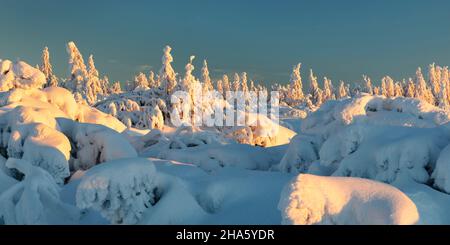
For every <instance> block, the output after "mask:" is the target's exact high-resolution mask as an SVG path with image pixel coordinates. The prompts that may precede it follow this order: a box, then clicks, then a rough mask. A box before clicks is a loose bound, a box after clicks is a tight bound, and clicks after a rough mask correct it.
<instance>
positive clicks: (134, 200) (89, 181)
mask: <svg viewBox="0 0 450 245" xmlns="http://www.w3.org/2000/svg"><path fill="white" fill-rule="evenodd" d="M156 174H157V173H156V169H155V166H154V165H153V163H152V162H151V161H150V160H147V159H140V158H133V159H123V160H115V161H110V162H106V163H103V164H101V165H98V166H95V167H93V168H92V169H90V170H89V171H88V172H87V173H86V175H84V176H83V177H82V179H81V183H80V184H79V186H78V188H77V192H76V203H77V206H78V207H79V208H81V209H87V208H93V209H94V210H97V211H99V212H100V213H101V214H102V216H103V217H105V218H107V219H108V220H109V221H110V222H111V223H113V224H136V223H137V222H138V221H139V220H140V219H141V217H142V215H143V214H144V212H145V211H146V210H147V209H150V208H152V206H153V205H155V203H156V202H157V201H158V198H159V197H158V190H157V185H156ZM181 205H182V204H181Z"/></svg>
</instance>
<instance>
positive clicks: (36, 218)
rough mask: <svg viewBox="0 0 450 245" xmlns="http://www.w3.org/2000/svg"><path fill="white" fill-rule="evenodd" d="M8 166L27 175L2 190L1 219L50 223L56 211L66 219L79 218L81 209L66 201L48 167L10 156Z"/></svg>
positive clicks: (0, 198) (23, 222) (30, 222)
mask: <svg viewBox="0 0 450 245" xmlns="http://www.w3.org/2000/svg"><path fill="white" fill-rule="evenodd" d="M6 166H7V167H8V168H12V169H16V170H18V171H19V172H21V173H22V174H24V179H23V180H22V181H21V182H17V183H16V184H14V185H13V186H11V187H10V188H8V189H7V190H6V191H4V192H3V193H0V219H3V221H4V222H5V224H22V225H36V224H50V223H54V222H58V221H56V220H53V218H52V217H53V216H54V215H55V214H59V215H61V216H62V217H63V218H64V219H66V220H65V221H64V223H69V222H70V220H72V221H74V220H76V219H78V215H79V213H78V210H77V209H76V208H75V207H73V206H70V205H68V204H65V203H63V202H62V201H61V200H60V196H59V191H60V189H59V186H58V185H57V184H56V182H55V180H54V178H53V177H52V176H51V175H50V174H49V173H48V172H47V171H45V170H43V169H42V168H39V167H35V166H33V165H32V164H31V163H29V162H27V161H25V160H19V159H14V158H9V159H8V161H7V162H6Z"/></svg>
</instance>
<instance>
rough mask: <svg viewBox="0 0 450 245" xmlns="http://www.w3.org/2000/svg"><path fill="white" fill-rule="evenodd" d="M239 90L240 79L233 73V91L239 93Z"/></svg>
mask: <svg viewBox="0 0 450 245" xmlns="http://www.w3.org/2000/svg"><path fill="white" fill-rule="evenodd" d="M240 89H241V79H240V77H239V75H238V74H237V73H234V77H233V91H240Z"/></svg>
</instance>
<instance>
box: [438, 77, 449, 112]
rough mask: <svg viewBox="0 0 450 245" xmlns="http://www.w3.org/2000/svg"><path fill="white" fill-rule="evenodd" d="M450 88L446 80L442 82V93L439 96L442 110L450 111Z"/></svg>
mask: <svg viewBox="0 0 450 245" xmlns="http://www.w3.org/2000/svg"><path fill="white" fill-rule="evenodd" d="M448 96H449V95H448V88H447V83H446V82H445V81H444V80H441V85H440V91H439V95H438V105H439V107H441V108H444V109H446V110H447V109H448V108H449V101H448V99H447V98H448Z"/></svg>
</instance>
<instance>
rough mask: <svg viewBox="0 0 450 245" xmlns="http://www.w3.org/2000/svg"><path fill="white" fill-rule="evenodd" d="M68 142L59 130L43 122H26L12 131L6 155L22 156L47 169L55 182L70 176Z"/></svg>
mask: <svg viewBox="0 0 450 245" xmlns="http://www.w3.org/2000/svg"><path fill="white" fill-rule="evenodd" d="M70 150H71V146H70V142H69V140H68V139H67V137H65V136H64V134H62V133H61V132H59V131H57V130H55V129H52V128H50V127H47V126H45V125H43V124H27V125H23V126H20V127H18V128H17V130H14V131H12V133H11V137H10V140H9V143H8V156H9V157H16V158H22V159H23V160H26V161H28V162H29V163H31V164H32V165H34V166H38V167H41V168H43V169H45V170H47V171H48V172H49V173H50V175H51V176H53V178H55V181H56V183H58V184H63V183H64V180H65V178H67V177H69V176H70V171H69V163H68V161H69V158H70Z"/></svg>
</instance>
